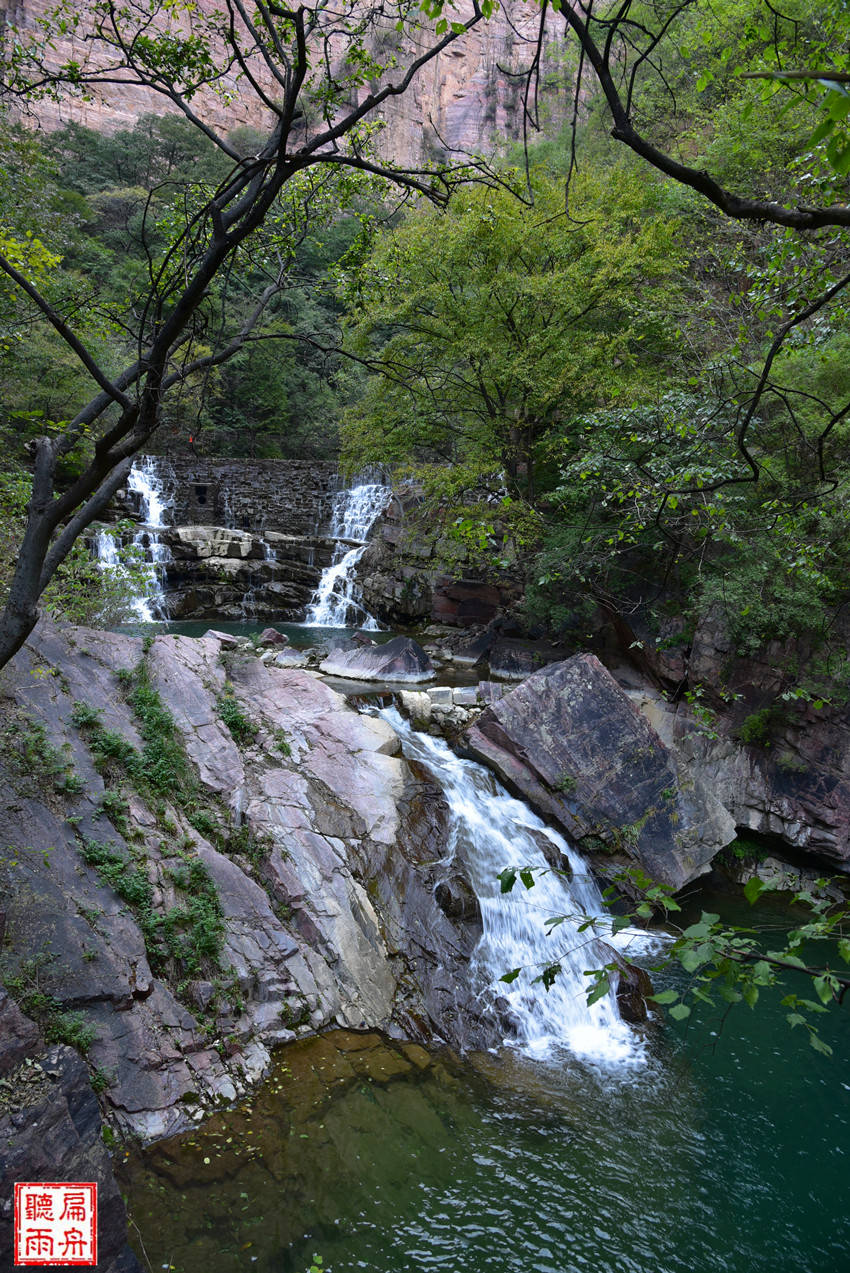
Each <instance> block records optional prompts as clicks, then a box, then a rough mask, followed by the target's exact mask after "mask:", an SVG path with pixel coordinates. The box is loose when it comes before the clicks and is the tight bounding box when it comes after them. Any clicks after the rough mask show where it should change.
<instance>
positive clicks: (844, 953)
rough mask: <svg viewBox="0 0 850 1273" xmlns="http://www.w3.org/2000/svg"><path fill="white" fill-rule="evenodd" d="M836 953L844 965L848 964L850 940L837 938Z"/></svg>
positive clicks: (849, 959)
mask: <svg viewBox="0 0 850 1273" xmlns="http://www.w3.org/2000/svg"><path fill="white" fill-rule="evenodd" d="M838 953H839V955H840V956H841V958H842V959H843V960H844V962H845V964H850V938H847V937H839V939H838Z"/></svg>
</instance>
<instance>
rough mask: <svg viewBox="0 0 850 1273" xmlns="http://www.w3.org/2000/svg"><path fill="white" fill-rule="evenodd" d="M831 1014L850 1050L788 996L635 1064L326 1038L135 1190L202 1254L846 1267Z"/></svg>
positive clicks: (205, 1266) (152, 1227) (656, 1047)
mask: <svg viewBox="0 0 850 1273" xmlns="http://www.w3.org/2000/svg"><path fill="white" fill-rule="evenodd" d="M703 904H704V905H706V906H710V908H711V909H714V910H719V909H721V906H722V900H721V901H718V900H717V899H714V898H712V899H703ZM823 1020H824V1022H825V1025H824V1029H823V1032H822V1033H823V1036H824V1037H825V1038H826V1039H827V1040H828V1041H829V1042H830V1043H831V1044H832V1046H833V1048H834V1049H835V1055H834V1056H833V1057H832V1058H827V1057H821V1056H819V1055H816V1054H815V1053H814V1051H813V1050H812V1049H811V1048H810V1047H809V1046H808V1044H807V1042H806V1040H805V1038H804V1037H802V1035H801V1033H800V1032H799V1031H794V1032H792V1031H790V1029H789V1027H788V1026H787V1024H786V1023H785V1020H784V1010H783V1009H781V1008H780V1007H779V1006H778V1005H776V1004H769V1003H766V1002H765V1003H759V1005H758V1007H757V1009H756V1011H755V1012H751V1011H750V1010H749V1009H747V1008H745V1007H743V1006H741V1007H740V1008H737V1009H735V1010H734V1011H733V1012H732V1013H731V1014H730V1015H729V1016H728V1018H727V1019H726V1021H725V1023H724V1024H723V1026H722V1031H721V1032H720V1033H719V1035H718V1030H720V1014H719V1011H718V1012H717V1013H714V1014H712V1013H711V1012H710V1011H709V1010H707V1009H706V1010H705V1012H704V1013H703V1015H702V1017H701V1018H699V1019H696V1020H694V1019H692V1020H691V1022H690V1023H688V1024H687V1028H683V1027H681V1026H676V1027H674V1026H671V1024H670V1023H665V1024H663V1025H661V1026H657V1027H655V1028H653V1029H652V1030H651V1031H650V1040H649V1044H648V1049H647V1053H648V1054H647V1061H646V1064H645V1065H644V1066H643V1068H642V1069H641V1070H639V1071H636V1070H635V1069H634V1068H630V1069H624V1070H622V1071H620V1072H619V1073H618V1072H616V1071H612V1070H611V1069H610V1068H608V1069H605V1070H600V1069H596V1068H594V1067H593V1066H592V1065H590V1064H587V1063H582V1062H580V1061H578V1060H576V1059H575V1058H573V1057H571V1056H570V1055H569V1054H568V1053H564V1054H562V1055H561V1056H559V1057H557V1058H555V1059H553V1060H550V1061H548V1062H546V1063H542V1062H532V1061H528V1060H524V1059H523V1058H522V1057H521V1056H519V1055H517V1054H516V1053H513V1052H511V1053H507V1054H505V1055H504V1056H502V1057H500V1058H497V1057H491V1056H486V1057H476V1058H470V1059H468V1060H467V1061H466V1062H465V1063H464V1064H462V1065H460V1064H458V1063H455V1062H453V1061H451V1060H450V1059H446V1058H442V1059H441V1058H436V1060H434V1061H432V1063H431V1064H430V1065H428V1066H427V1068H424V1069H421V1068H420V1066H421V1065H423V1064H424V1063H423V1061H422V1056H421V1055H418V1054H417V1056H416V1059H415V1060H413V1061H412V1060H411V1058H410V1057H409V1056H405V1055H404V1054H403V1053H399V1052H398V1051H396V1050H387V1051H385V1050H383V1048H382V1047H381V1046H379V1041H378V1040H377V1038H376V1037H375V1036H370V1037H368V1038H367V1039H366V1040H365V1043H366V1045H367V1046H366V1047H365V1048H363V1047H362V1046H361V1045H362V1044H363V1042H364V1041H363V1040H362V1039H361V1038H360V1037H359V1036H352V1035H343V1034H337V1035H330V1036H327V1037H326V1038H324V1039H319V1040H310V1041H305V1042H304V1043H301V1044H295V1045H293V1046H292V1047H290V1048H288V1049H285V1050H283V1052H282V1053H281V1055H280V1060H279V1063H278V1068H277V1069H276V1071H275V1073H274V1075H273V1076H272V1078H271V1079H270V1081H269V1083H268V1084H267V1086H266V1088H265V1089H264V1090H263V1091H262V1092H260V1093H258V1094H257V1096H256V1098H255V1099H254V1100H253V1101H252V1102H251V1104H250V1106H246V1107H244V1110H243V1111H242V1112H240V1111H234V1112H231V1113H228V1114H224V1115H219V1116H217V1117H216V1119H215V1120H213V1122H212V1124H210V1126H209V1127H208V1128H206V1129H205V1130H204V1132H203V1133H196V1134H195V1135H194V1136H191V1137H186V1138H183V1139H182V1140H178V1141H172V1142H164V1143H163V1144H162V1145H160V1146H158V1147H155V1148H154V1150H153V1151H151V1152H150V1153H149V1154H148V1155H147V1156H146V1157H145V1158H144V1159H139V1160H131V1161H129V1162H128V1163H127V1164H126V1165H125V1170H126V1171H127V1172H128V1175H127V1180H126V1192H127V1193H128V1196H129V1199H130V1204H131V1208H132V1211H133V1215H134V1219H135V1221H136V1223H137V1224H138V1226H139V1229H140V1231H141V1234H142V1238H143V1241H144V1243H145V1248H146V1250H147V1254H148V1257H149V1258H150V1261H151V1264H152V1266H153V1268H154V1269H157V1268H159V1267H160V1266H162V1265H167V1264H168V1263H169V1261H170V1262H171V1263H172V1264H173V1265H174V1267H175V1269H177V1270H179V1271H180V1273H211V1271H213V1270H215V1273H230V1271H231V1270H238V1269H256V1270H258V1271H259V1270H261V1271H262V1273H304V1270H306V1269H307V1268H308V1267H309V1263H310V1257H311V1255H312V1253H313V1252H314V1251H317V1252H319V1253H321V1254H322V1255H323V1257H324V1261H325V1267H326V1268H330V1269H331V1270H332V1271H333V1273H354V1270H370V1271H373V1273H402V1271H404V1273H407V1271H408V1270H409V1271H410V1273H420V1271H423V1273H430V1271H432V1270H444V1271H446V1273H530V1271H535V1273H536V1271H538V1270H540V1271H546V1273H552V1271H555V1270H557V1271H558V1273H584V1271H585V1270H586V1271H588V1273H813V1271H814V1270H818V1271H819V1273H820V1271H821V1270H822V1271H823V1273H842V1271H843V1270H845V1269H846V1268H847V1267H848V1264H850V1214H848V1208H847V1180H848V1154H850V1069H848V1065H847V1058H848V1055H849V1054H850V1018H848V1015H847V1013H846V1012H845V1013H844V1014H843V1015H841V1014H835V1015H833V1016H830V1017H829V1018H823ZM228 1137H229V1138H230V1140H229V1142H228ZM205 1159H208V1160H209V1161H208V1162H205Z"/></svg>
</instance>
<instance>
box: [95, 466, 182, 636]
mask: <svg viewBox="0 0 850 1273" xmlns="http://www.w3.org/2000/svg"><path fill="white" fill-rule="evenodd" d="M127 489H128V490H129V491H132V492H133V493H134V494H135V495H137V496H138V497H139V519H140V523H141V524H140V526H139V529H138V530H137V531H136V533H135V535H134V536H133V544H134V545H135V546H136V548H137V549H138V552H139V556H140V557H143V558H144V559H145V561H146V562H147V569H146V576H147V577H146V581H145V595H144V596H140V597H136V598H135V599H134V601H133V609H134V611H135V617H136V618H137V619H138V620H139V621H140V622H142V623H151V622H153V621H154V620H155V619H157V618H161V617H162V616H163V615H164V614H165V613H166V598H165V592H164V590H163V587H162V574H163V566H164V565H165V564H166V563H167V562H169V561H171V552H170V550H169V548H168V546H167V545H166V544H164V543H163V542H162V541H161V539H160V536H159V531H161V530H162V529H163V528H164V527H165V525H166V522H165V514H166V510H167V509H168V501H167V496H166V492H165V485H164V482H163V479H162V476H161V474H160V473H159V472H158V466H157V462H156V460H154V459H153V458H152V457H151V456H149V455H145V456H143V457H142V458H141V459H139V460H136V461H135V463H134V464H133V467H132V468H131V469H130V474H129V477H128V478H127ZM94 546H95V552H96V554H97V558H98V561H100V562H102V564H103V565H104V566H108V567H109V568H110V569H112V570H115V571H118V572H120V571H122V570H123V569H124V567H123V565H122V563H121V558H120V554H119V552H118V545H117V543H116V540H115V536H114V535H110V534H108V533H107V532H105V531H100V532H99V533H98V534H97V535H96V536H95V541H94Z"/></svg>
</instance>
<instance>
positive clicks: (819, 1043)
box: [809, 1030, 832, 1056]
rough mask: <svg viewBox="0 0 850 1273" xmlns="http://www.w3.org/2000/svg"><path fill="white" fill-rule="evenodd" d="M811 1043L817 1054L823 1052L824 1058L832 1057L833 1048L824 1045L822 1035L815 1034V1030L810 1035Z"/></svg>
mask: <svg viewBox="0 0 850 1273" xmlns="http://www.w3.org/2000/svg"><path fill="white" fill-rule="evenodd" d="M809 1043H810V1044H811V1045H812V1047H813V1048H814V1050H815V1051H816V1052H822V1053H823V1055H824V1056H832V1048H831V1047H830V1046H829V1044H828V1043H824V1041H823V1039H822V1038H821V1037H820V1035H819V1034H817V1033H815V1031H814V1030H813V1031H812V1033H811V1034H810V1035H809Z"/></svg>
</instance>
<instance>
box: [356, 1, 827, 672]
mask: <svg viewBox="0 0 850 1273" xmlns="http://www.w3.org/2000/svg"><path fill="white" fill-rule="evenodd" d="M617 14H618V15H619V16H618V18H617V21H618V22H619V21H620V19H622V24H623V25H622V28H620V27H616V24H615V29H612V31H611V39H612V41H613V44H614V47H616V39H622V43H623V52H622V58H623V62H624V64H628V63H629V60H630V59H632V60H634V61H635V78H634V82H633V97H632V116H633V117H634V118H635V119H637V120H639V126H640V129H641V131H642V133H643V135H644V136H651V137H652V138H653V139H654V141H655V143H656V144H657V146H659V147H660V148H662V149H663V150H665V151H675V153H676V154H677V155H678V156H680V157H681V158H682V159H683V160H685V161H686V163H687V164H688V165H689V166H690V167H692V168H695V169H699V170H703V169H704V170H705V171H707V172H708V173H710V175H711V178H712V180H713V181H715V182H717V183H719V184H720V185H722V186H723V187H724V188H728V189H733V190H740V191H741V192H742V193H743V194H744V195H745V196H746V197H747V198H749V199H758V200H762V201H764V200H768V201H773V204H772V205H771V206H775V207H776V208H778V209H780V211H781V209H782V207H783V204H788V205H789V206H790V205H793V203H794V202H796V201H799V202H800V203H803V202H805V203H809V202H811V201H815V200H817V201H818V203H819V204H820V203H824V204H827V205H834V206H836V207H838V209H839V213H840V210H841V207H842V206H843V205H844V203H845V202H846V201H847V196H848V186H847V179H846V175H845V174H846V169H847V152H846V149H845V148H844V142H843V141H840V139H841V138H842V137H843V131H842V130H843V128H844V123H843V121H844V119H845V118H846V117H847V116H848V115H850V96H848V95H847V92H846V89H845V88H844V87H843V86H842V84H841V83H836V84H834V85H833V86H832V87H829V86H827V87H826V88H824V87H823V86H822V85H819V84H817V83H816V82H815V81H814V80H812V79H797V80H794V79H793V77H792V78H791V79H788V78H787V77H786V78H785V79H782V78H781V77H780V78H776V77H775V76H774V72H777V68H780V69H781V68H788V67H790V66H791V65H792V64H793V65H798V66H803V65H806V66H811V65H813V64H814V65H817V64H818V58H826V59H828V61H829V64H830V65H831V66H832V67H833V69H835V71H836V73H838V72H840V71H841V70H842V68H843V62H842V60H841V59H842V58H846V56H847V53H846V50H847V48H848V47H850V45H848V43H847V38H848V35H850V32H848V29H847V16H846V13H845V12H844V9H843V7H842V6H837V5H827V6H820V5H814V4H812V3H810V0H798V2H796V3H794V4H793V5H792V6H791V8H790V9H788V10H787V11H786V10H785V9H783V11H782V13H781V14H780V13H778V12H777V11H775V10H773V9H772V8H769V7H768V6H765V5H763V4H761V3H760V2H759V0H734V2H732V0H729V2H727V3H724V4H723V5H719V6H718V5H713V6H711V7H710V8H709V7H708V6H704V5H701V4H693V5H689V6H688V5H686V6H680V7H677V6H666V7H665V6H661V5H655V4H643V5H638V4H629V5H626V6H624V7H623V10H622V12H621V11H620V9H619V8H618V9H617ZM665 19H669V20H670V21H671V24H672V25H671V28H670V31H671V34H670V35H669V36H668V37H665V38H663V39H662V40H661V43H660V45H659V51H658V54H657V57H656V55H655V54H653V57H652V58H650V59H642V60H641V59H640V58H639V57H638V51H639V49H640V47H641V40H642V39H643V38H644V34H645V31H648V30H652V29H657V28H658V27H659V26H660V25H661V24H662V23H663V21H664V20H665ZM628 23H631V24H632V36H631V37H630V38H631V39H632V45H629V40H628V38H627V36H626V35H625V34H623V31H624V30H625V29H626V27H627V26H628ZM641 23H643V24H645V30H644V29H643V28H642V27H641V26H640V25H639V24H641ZM603 30H604V28H603V25H602V20H601V18H600V25H599V28H598V30H597V35H598V34H599V31H603ZM642 30H644V34H642ZM673 32H675V38H674V36H673V34H672V33H673ZM600 39H601V37H600ZM627 46H628V47H627ZM567 56H568V58H569V57H572V56H573V54H572V53H568V55H567ZM821 65H826V63H825V62H822V63H821ZM762 72H764V75H763V76H762ZM759 77H760V78H759ZM837 98H840V99H841V102H842V103H844V105H841V106H840V108H839V105H838V104H837V102H836V99H837ZM608 110H609V104H608V103H606V101H605V99H604V96H603V94H602V92H601V91H599V89H598V87H597V89H596V90H594V89H593V88H592V87H591V86H590V84H586V85H585V98H584V100H583V102H582V107H581V109H580V111H579V115H578V125H577V128H576V130H575V135H573V133H572V131H571V130H570V129H566V130H565V131H564V132H563V133H562V134H561V136H560V137H555V136H553V135H550V136H549V137H548V138H547V139H546V140H545V141H544V142H541V144H540V145H539V147H537V148H536V149H532V151H531V154H530V156H529V158H530V162H531V186H530V188H529V194H530V195H532V196H533V203H532V204H531V206H523V205H521V204H519V203H518V202H517V201H516V200H514V199H512V198H511V197H510V196H508V195H506V194H505V193H504V192H493V191H477V192H473V193H471V194H468V195H464V196H461V197H460V198H458V199H457V200H456V201H455V202H454V204H453V206H452V207H451V208H450V209H449V211H448V213H446V214H444V215H437V214H435V213H433V212H431V211H425V212H418V213H415V214H413V215H411V216H410V217H409V218H408V219H407V220H406V222H405V223H404V225H403V226H401V227H400V228H399V229H397V230H395V231H393V232H391V233H386V234H384V235H383V236H381V237H380V238H379V239H378V241H377V242H376V243H375V245H374V247H373V249H372V252H371V254H370V256H369V257H368V258H367V259H366V260H365V261H364V263H363V264H362V266H361V268H360V269H359V271H357V272H356V273H354V272H352V273H349V274H348V275H347V276H346V284H345V293H344V294H345V296H346V299H347V302H348V305H349V308H350V312H351V318H350V319H349V324H350V325H349V337H348V341H349V348H350V350H351V351H352V352H353V353H354V354H356V355H357V356H358V357H359V358H361V359H363V360H364V361H365V362H366V364H367V365H368V367H369V369H370V371H371V372H372V373H373V374H372V376H371V378H370V380H369V382H368V384H367V386H366V388H365V392H363V393H361V394H360V395H359V396H358V399H357V400H356V401H355V402H354V403H353V405H352V406H351V408H350V409H349V412H348V415H347V420H346V424H345V429H344V449H345V452H346V454H347V456H348V458H349V466H350V467H356V465H357V463H359V462H360V461H361V460H363V459H376V458H384V459H387V458H390V459H391V460H394V461H396V462H398V463H399V464H400V465H402V466H406V468H407V469H408V470H413V471H414V472H418V474H419V476H420V478H422V479H423V480H424V481H425V484H426V491H430V492H431V498H432V501H433V502H434V503H442V505H443V507H444V509H445V506H446V502H447V501H448V502H449V504H451V501H452V499H454V500H455V510H456V516H455V524H456V533H457V534H458V535H462V536H464V537H465V538H466V540H467V541H470V540H474V538H475V522H476V514H475V512H474V510H472V509H471V508H470V499H469V493H470V491H473V492H474V491H475V490H476V488H477V489H478V491H479V493H481V492H484V493H486V499H485V500H484V501H479V504H478V513H477V523H478V528H479V532H480V533H479V536H478V538H479V542H480V545H481V548H482V553H481V559H482V563H483V562H484V560H485V558H489V569H490V570H491V571H492V570H497V569H498V561H499V553H498V552H497V548H498V547H499V544H498V543H497V540H498V536H497V537H496V538H494V536H493V534H492V530H493V519H494V514H493V509H494V506H495V507H498V508H499V510H500V514H501V513H504V515H503V516H502V517H501V523H500V525H501V526H504V525H508V526H510V524H511V523H512V521H516V520H518V519H519V517H520V515H519V512H518V508H519V506H520V505H524V506H525V507H526V508H527V509H528V511H529V513H530V514H533V517H531V518H529V516H528V515H526V516H524V518H523V519H522V520H523V525H524V527H525V528H526V530H527V528H528V527H529V526H531V525H533V526H534V527H535V530H536V538H537V555H536V557H533V556H532V555H530V554H529V553H528V548H529V537H528V535H527V534H526V536H525V539H524V542H523V554H524V556H525V559H526V561H527V562H528V563H529V565H528V571H527V580H526V582H527V589H526V592H527V599H528V601H527V608H528V616H529V618H530V619H532V620H539V619H542V620H543V621H544V622H545V623H546V625H547V626H548V627H550V628H554V629H555V630H557V629H559V628H572V629H573V630H576V629H577V628H578V630H586V628H587V618H588V617H589V616H590V615H591V614H592V612H594V611H595V610H597V608H598V607H599V606H601V607H602V609H603V612H604V613H606V614H617V615H619V616H620V618H621V619H622V620H623V621H624V624H625V626H624V627H622V628H621V631H629V630H631V631H632V636H633V637H634V639H635V640H637V639H638V636H639V637H640V640H642V641H656V640H658V639H659V638H663V639H665V640H667V641H669V642H671V643H678V644H682V645H686V644H687V643H688V641H689V634H691V633H692V632H693V628H694V625H695V623H696V622H697V621H698V620H699V618H700V617H704V616H705V615H706V614H708V613H711V612H713V613H715V614H716V615H717V616H718V617H719V618H721V619H722V621H723V623H724V626H725V627H726V629H727V631H728V632H729V633H730V634H731V638H732V643H733V648H734V649H735V650H736V651H737V652H738V653H740V654H744V655H751V654H754V653H756V652H758V651H759V650H760V649H762V648H763V647H764V646H765V644H766V643H767V642H769V641H771V640H774V639H779V640H788V639H789V638H803V639H804V641H805V644H806V650H807V652H808V654H811V653H812V651H817V650H819V649H821V650H822V649H823V648H824V647H825V648H827V649H828V648H829V643H830V641H831V640H832V639H833V636H834V624H835V617H836V615H837V614H838V613H839V612H840V610H841V607H842V606H843V605H844V603H845V602H846V600H847V599H848V598H850V573H848V555H847V551H846V547H845V545H846V542H847V525H848V514H850V508H848V493H847V479H848V470H847V460H846V450H847V448H846V441H847V429H848V426H847V423H846V419H847V415H848V412H850V370H848V359H847V351H848V348H850V325H848V314H847V308H846V304H845V301H844V287H845V283H846V280H845V271H846V269H847V252H848V246H850V240H848V231H847V230H846V229H843V228H840V226H838V227H836V226H830V227H829V228H823V229H816V230H811V231H808V232H805V233H801V232H800V231H798V230H797V229H794V228H786V227H784V226H782V225H771V224H769V223H767V224H765V223H764V221H763V220H762V221H761V222H760V221H759V220H758V219H755V220H754V221H752V222H750V223H749V224H747V225H746V226H744V227H742V226H741V225H740V224H736V223H735V222H730V221H729V220H728V218H725V217H723V216H721V215H720V213H718V212H717V211H715V210H714V209H711V208H710V206H709V205H707V204H706V203H705V202H703V201H702V200H700V199H699V198H698V196H697V195H696V194H695V193H694V192H693V191H692V190H690V189H687V188H686V187H683V186H682V185H681V184H680V183H679V182H678V181H674V180H672V179H670V178H668V177H665V176H664V175H663V173H662V174H657V173H653V171H652V169H648V168H647V167H646V165H645V164H643V163H640V164H639V163H638V161H637V160H635V159H634V157H633V156H629V155H628V152H625V154H626V156H627V158H625V159H624V157H623V156H624V152H623V151H622V148H621V147H619V146H618V145H617V143H616V142H615V141H612V140H611V137H610V136H609V127H610V124H609V116H608ZM824 112H826V115H827V117H828V118H830V119H831V120H832V124H831V125H830V126H829V127H825V126H824V125H823V118H824ZM512 158H513V159H514V160H515V161H516V162H518V163H522V162H523V157H522V156H517V155H513V156H512ZM576 159H577V160H578V168H577V169H576V167H575V160H576ZM565 192H566V201H565ZM839 220H840V216H839ZM447 460H448V461H450V462H452V463H454V464H455V465H457V466H458V471H459V473H460V474H461V476H460V478H459V480H458V481H457V482H456V483H455V485H454V489H452V485H451V483H449V482H447V481H446V480H445V479H444V478H439V479H438V480H435V479H434V471H433V468H432V467H431V466H432V465H433V463H434V462H435V461H437V462H445V461H447ZM500 500H501V504H500V503H499V501H500ZM508 506H509V507H508ZM449 512H450V513H451V509H449ZM443 520H444V521H445V518H444V519H443ZM448 520H449V521H451V516H449V519H448ZM799 676H800V668H799V667H796V668H792V669H790V670H789V671H788V677H789V680H790V681H794V680H795V678H796V677H799ZM681 688H687V687H680V689H681ZM692 688H693V687H692Z"/></svg>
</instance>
